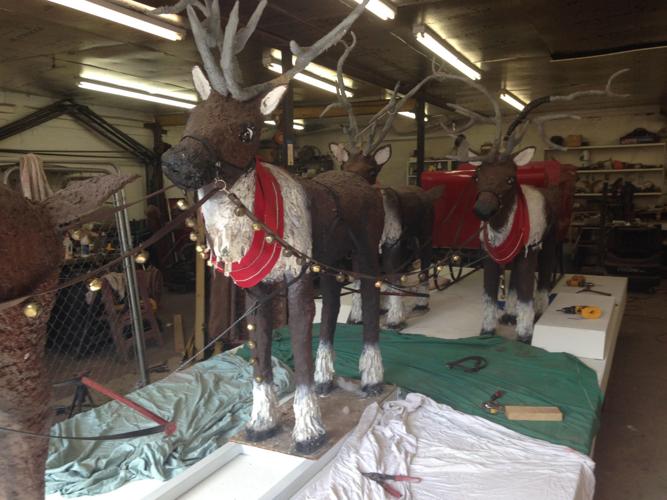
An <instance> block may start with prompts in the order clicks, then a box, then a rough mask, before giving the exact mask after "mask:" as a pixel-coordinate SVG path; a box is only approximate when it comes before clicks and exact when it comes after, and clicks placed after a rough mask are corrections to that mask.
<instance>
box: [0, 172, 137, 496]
mask: <svg viewBox="0 0 667 500" xmlns="http://www.w3.org/2000/svg"><path fill="white" fill-rule="evenodd" d="M133 179H134V177H128V176H119V175H109V176H102V177H95V178H92V179H89V180H87V181H83V182H79V183H75V184H72V185H70V186H68V187H67V188H66V189H63V190H61V191H58V192H56V193H55V194H54V195H53V196H52V197H50V198H48V199H47V200H45V201H44V202H41V203H36V202H32V201H30V200H28V199H27V198H24V197H23V196H22V195H21V193H18V192H16V191H12V190H10V189H7V188H5V187H2V186H0V213H2V217H1V218H0V426H2V427H4V428H9V429H16V430H17V431H18V432H27V433H31V432H32V433H38V434H45V433H47V432H48V430H49V428H50V427H51V414H50V394H51V391H50V386H51V382H52V381H51V380H48V378H47V376H46V375H47V373H46V366H45V352H44V350H45V345H46V324H47V322H48V319H49V314H50V312H51V308H52V307H53V303H54V300H55V295H56V294H55V292H52V291H49V290H52V289H53V288H54V287H55V286H56V285H57V283H58V277H59V275H60V267H61V265H62V261H63V257H64V255H63V247H62V234H61V230H60V229H59V228H60V227H62V226H63V225H65V224H69V223H72V222H74V221H75V220H77V219H78V218H79V217H80V216H82V215H85V214H88V213H90V212H92V211H94V209H95V208H96V207H98V206H99V205H101V204H102V203H103V202H104V201H105V200H106V199H107V198H108V197H109V196H111V195H112V194H113V193H114V192H116V191H118V190H120V189H121V188H122V187H123V186H124V185H125V184H127V183H128V182H130V181H131V180H133ZM31 294H37V295H35V296H32V297H30V295H31ZM0 448H1V449H2V453H1V454H0V498H7V499H10V498H11V499H12V500H35V499H39V498H44V469H45V464H46V457H47V454H48V449H49V440H48V439H45V438H43V437H34V436H28V435H25V434H19V433H14V432H11V431H6V430H0Z"/></svg>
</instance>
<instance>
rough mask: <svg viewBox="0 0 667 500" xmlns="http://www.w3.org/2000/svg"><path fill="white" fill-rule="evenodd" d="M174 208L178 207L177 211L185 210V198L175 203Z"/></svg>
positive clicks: (186, 207)
mask: <svg viewBox="0 0 667 500" xmlns="http://www.w3.org/2000/svg"><path fill="white" fill-rule="evenodd" d="M176 206H177V207H178V209H179V210H187V209H188V201H187V200H186V199H185V198H181V199H179V200H178V201H177V202H176Z"/></svg>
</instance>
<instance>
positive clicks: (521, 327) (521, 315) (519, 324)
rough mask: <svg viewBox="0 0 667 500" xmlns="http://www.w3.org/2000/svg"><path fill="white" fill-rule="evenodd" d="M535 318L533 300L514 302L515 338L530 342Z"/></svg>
mask: <svg viewBox="0 0 667 500" xmlns="http://www.w3.org/2000/svg"><path fill="white" fill-rule="evenodd" d="M534 320H535V309H534V307H533V301H532V300H531V301H528V302H521V301H518V302H517V304H516V334H517V336H518V339H517V340H520V341H522V342H530V338H531V337H532V336H533V321H534Z"/></svg>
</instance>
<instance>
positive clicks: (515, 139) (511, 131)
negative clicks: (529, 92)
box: [505, 68, 630, 154]
mask: <svg viewBox="0 0 667 500" xmlns="http://www.w3.org/2000/svg"><path fill="white" fill-rule="evenodd" d="M628 71H630V69H628V68H625V69H622V70H620V71H617V72H616V73H614V74H613V75H611V76H610V77H609V80H607V85H606V86H605V88H604V90H581V91H578V92H572V93H571V94H568V95H554V96H544V97H538V98H537V99H533V100H532V101H530V102H529V103H528V104H526V106H525V107H524V108H523V110H522V111H521V113H519V116H517V117H516V118H515V119H514V121H513V122H512V123H511V124H510V126H509V127H507V132H506V133H505V154H510V153H511V152H512V150H513V149H514V148H515V147H516V146H517V144H519V143H520V142H521V138H522V137H523V134H516V130H517V127H518V126H519V125H521V123H523V122H524V121H525V120H526V119H527V118H528V115H529V114H530V113H531V112H532V111H534V110H535V108H538V107H540V106H542V105H543V104H546V103H548V102H558V101H572V100H574V99H578V98H579V97H584V96H591V95H600V96H608V97H628V95H629V94H618V93H616V92H614V91H612V89H611V84H612V83H613V81H614V80H615V79H616V78H617V77H618V76H619V75H622V74H623V73H626V72H628ZM553 116H558V118H551V119H559V118H565V117H568V116H569V117H572V115H568V116H565V115H553ZM577 118H578V117H577ZM534 121H535V122H536V123H538V128H539V129H540V133H542V134H543V137H544V136H545V132H544V128H543V122H545V121H548V120H545V119H544V118H542V119H539V120H534ZM547 143H548V144H550V145H551V146H556V147H558V148H559V149H560V147H559V146H558V145H557V144H553V143H552V142H551V141H549V140H548V141H547Z"/></svg>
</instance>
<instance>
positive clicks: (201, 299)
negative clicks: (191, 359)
mask: <svg viewBox="0 0 667 500" xmlns="http://www.w3.org/2000/svg"><path fill="white" fill-rule="evenodd" d="M197 234H198V235H199V240H198V241H204V221H203V218H202V216H201V213H198V214H197ZM205 300H206V265H205V263H204V259H201V258H199V256H197V258H195V327H194V339H195V345H194V350H195V352H199V355H198V356H197V360H202V359H204V353H203V352H200V351H202V349H204V343H205V342H206V339H205V331H206V329H205V324H204V323H205V322H206V307H205V305H206V304H205Z"/></svg>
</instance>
